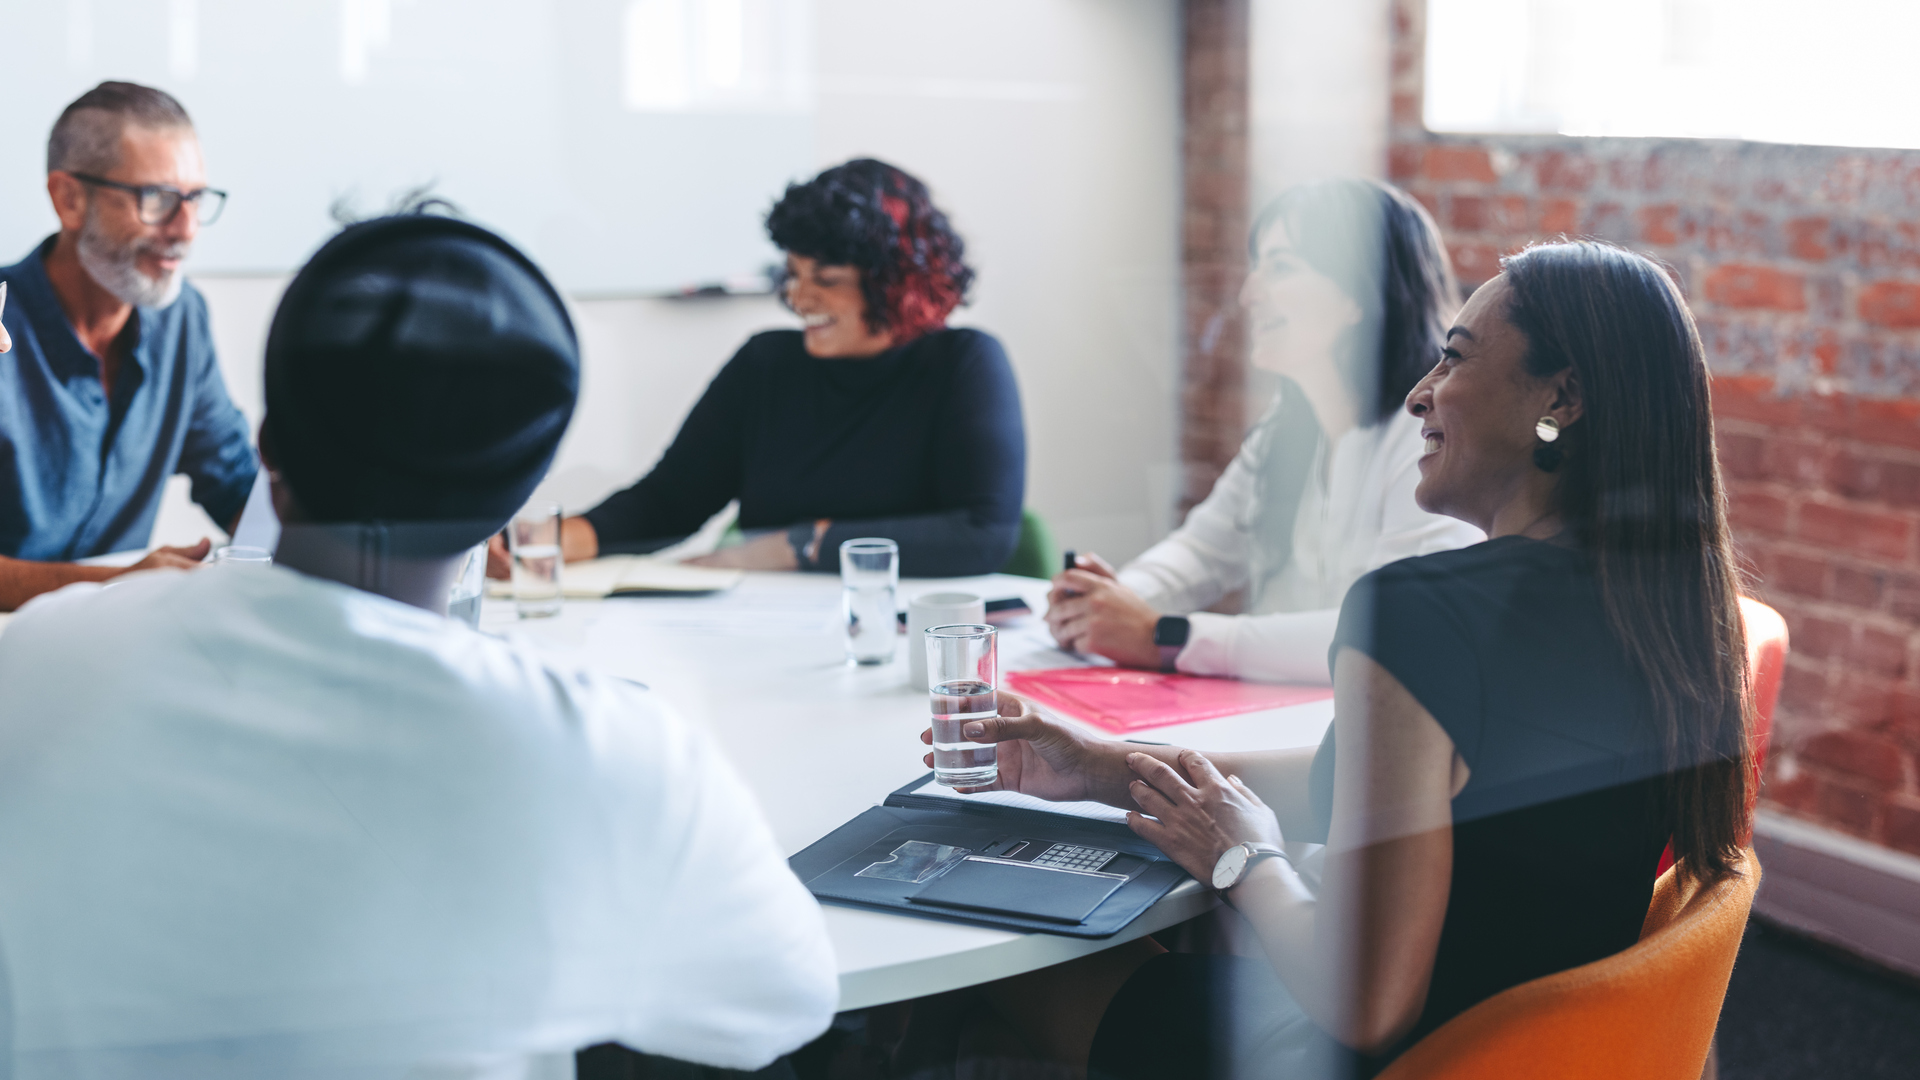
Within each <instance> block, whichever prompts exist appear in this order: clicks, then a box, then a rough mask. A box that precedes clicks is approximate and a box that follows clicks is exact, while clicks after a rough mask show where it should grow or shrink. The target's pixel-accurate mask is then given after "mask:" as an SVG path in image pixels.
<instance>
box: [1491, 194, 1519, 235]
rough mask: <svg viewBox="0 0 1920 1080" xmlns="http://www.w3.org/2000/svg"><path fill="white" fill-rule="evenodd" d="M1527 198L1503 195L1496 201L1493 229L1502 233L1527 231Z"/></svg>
mask: <svg viewBox="0 0 1920 1080" xmlns="http://www.w3.org/2000/svg"><path fill="white" fill-rule="evenodd" d="M1527 209H1528V204H1527V197H1526V196H1525V195H1502V196H1500V198H1499V199H1497V200H1495V201H1494V217H1493V227H1494V228H1496V229H1499V230H1500V231H1501V232H1510V233H1524V232H1526V231H1527Z"/></svg>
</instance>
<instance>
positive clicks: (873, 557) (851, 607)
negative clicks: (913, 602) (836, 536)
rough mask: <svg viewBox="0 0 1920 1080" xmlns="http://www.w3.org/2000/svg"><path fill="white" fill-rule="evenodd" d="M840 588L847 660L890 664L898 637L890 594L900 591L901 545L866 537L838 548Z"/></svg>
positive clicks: (894, 610) (861, 662)
mask: <svg viewBox="0 0 1920 1080" xmlns="http://www.w3.org/2000/svg"><path fill="white" fill-rule="evenodd" d="M840 584H841V586H842V588H841V595H842V597H843V603H844V605H845V614H846V617H847V618H846V627H847V659H848V660H850V661H852V662H853V663H856V664H890V663H892V662H893V644H894V639H895V638H898V637H899V636H900V612H899V610H898V609H897V608H895V607H894V599H893V594H894V592H895V590H897V589H898V588H899V587H900V545H898V544H896V543H894V542H893V541H891V540H881V539H876V538H873V537H867V538H864V539H859V540H848V541H847V542H845V543H843V544H841V545H840Z"/></svg>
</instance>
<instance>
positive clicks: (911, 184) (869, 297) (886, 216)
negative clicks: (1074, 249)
mask: <svg viewBox="0 0 1920 1080" xmlns="http://www.w3.org/2000/svg"><path fill="white" fill-rule="evenodd" d="M767 235H768V236H770V237H772V239H773V242H774V243H775V244H777V245H778V246H779V247H780V250H782V251H787V252H791V253H793V254H795V255H804V256H806V257H807V258H809V259H818V260H820V261H821V262H823V263H826V264H827V265H829V266H853V267H858V268H859V270H860V292H861V295H862V297H863V298H864V299H865V300H866V306H867V311H866V323H867V329H869V330H871V331H873V332H874V333H876V334H877V333H880V332H881V331H884V330H889V329H891V330H893V331H894V335H895V338H896V340H897V341H898V342H900V343H904V342H906V341H907V340H908V339H910V338H915V337H919V336H920V335H921V334H924V333H927V332H928V331H931V330H938V329H939V328H941V327H942V326H944V325H946V321H947V316H948V315H949V314H951V313H952V312H953V309H954V308H956V307H959V306H960V305H961V304H964V303H966V302H967V289H968V287H970V286H971V285H972V284H973V269H972V268H971V267H969V266H968V265H967V263H966V252H967V246H966V244H965V243H964V242H962V241H961V239H960V234H959V233H956V232H954V231H953V226H952V225H951V224H950V223H949V222H948V221H947V215H946V214H944V213H942V212H941V211H940V208H939V207H937V206H935V205H933V196H932V195H931V194H929V193H928V191H927V185H925V184H923V183H921V182H920V181H919V180H918V179H916V178H915V177H914V176H913V175H911V174H910V173H908V172H907V171H906V170H904V169H900V168H897V167H895V166H893V165H889V164H887V163H886V162H884V161H875V160H874V159H873V158H855V159H854V160H852V161H849V162H847V163H846V164H844V165H835V166H834V167H833V168H831V169H828V170H827V171H825V172H823V173H821V174H820V175H819V176H816V177H814V178H813V179H811V180H809V181H807V182H806V183H804V184H789V185H787V191H786V194H784V195H782V196H781V197H780V201H779V202H777V203H774V204H773V209H771V210H769V211H767ZM780 295H781V300H782V302H783V303H784V302H785V298H786V290H784V289H782V290H780Z"/></svg>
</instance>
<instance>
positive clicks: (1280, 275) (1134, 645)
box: [1047, 180, 1485, 685]
mask: <svg viewBox="0 0 1920 1080" xmlns="http://www.w3.org/2000/svg"><path fill="white" fill-rule="evenodd" d="M1249 248H1250V249H1251V255H1252V259H1253V266H1252V269H1251V270H1250V271H1249V272H1248V274H1247V279H1246V284H1245V285H1244V286H1243V287H1242V288H1241V290H1240V303H1241V305H1242V306H1243V307H1244V308H1245V309H1246V311H1247V321H1248V324H1249V330H1250V332H1251V335H1252V338H1253V364H1254V366H1255V367H1258V368H1260V369H1262V370H1264V371H1270V372H1273V373H1274V374H1276V375H1279V376H1281V377H1282V379H1283V380H1284V382H1283V383H1282V387H1283V388H1282V389H1281V391H1280V393H1279V394H1278V395H1277V397H1276V399H1275V401H1274V403H1273V405H1272V406H1271V407H1270V408H1269V409H1268V410H1267V412H1266V415H1265V416H1263V417H1262V418H1261V419H1260V422H1259V423H1258V424H1256V425H1255V426H1254V428H1253V431H1252V432H1251V433H1250V434H1248V436H1247V438H1246V442H1245V443H1244V444H1243V445H1242V446H1241V448H1240V453H1239V454H1237V455H1236V456H1235V457H1234V459H1233V461H1232V463H1231V464H1229V465H1228V466H1227V470H1226V472H1225V473H1223V474H1221V476H1220V479H1219V480H1218V481H1217V482H1216V483H1215V484H1214V487H1213V492H1212V493H1211V494H1210V495H1208V496H1207V498H1206V500H1205V501H1204V502H1202V503H1201V504H1200V505H1198V506H1196V507H1194V508H1193V510H1192V512H1190V513H1189V514H1188V515H1187V520H1186V523H1185V524H1184V525H1182V526H1181V527H1180V528H1179V529H1178V530H1177V531H1175V532H1174V534H1173V535H1172V536H1169V537H1167V538H1166V539H1165V540H1163V541H1161V542H1160V543H1158V544H1156V545H1154V546H1153V547H1152V548H1150V549H1148V550H1147V552H1146V553H1145V554H1143V555H1141V556H1140V557H1139V558H1138V559H1135V560H1134V561H1133V562H1132V563H1130V564H1128V565H1127V566H1126V568H1124V569H1122V570H1120V571H1118V572H1117V573H1116V572H1115V571H1114V569H1113V568H1112V566H1110V565H1109V564H1108V563H1107V562H1106V561H1105V560H1103V559H1101V558H1100V557H1099V556H1098V555H1089V554H1082V555H1081V556H1079V558H1078V561H1077V566H1076V568H1075V569H1070V570H1066V571H1064V572H1062V573H1061V574H1060V575H1059V576H1058V577H1056V578H1054V582H1053V591H1052V593H1051V594H1050V595H1049V596H1048V598H1047V600H1048V604H1049V610H1048V612H1047V625H1048V628H1049V629H1051V630H1052V631H1053V636H1054V640H1056V641H1057V642H1059V643H1060V645H1061V647H1062V648H1066V649H1069V650H1073V651H1075V652H1081V653H1093V654H1097V655H1100V656H1105V657H1107V658H1109V659H1111V660H1113V661H1115V662H1116V663H1119V664H1124V665H1128V666H1132V667H1144V668H1159V669H1162V670H1178V671H1181V672H1185V673H1187V674H1190V675H1215V676H1227V677H1232V678H1240V679H1254V680H1259V681H1265V682H1293V683H1314V684H1320V685H1325V684H1326V683H1327V649H1328V647H1329V646H1330V645H1331V644H1332V643H1333V633H1334V627H1335V625H1336V624H1337V622H1338V620H1339V615H1340V602H1341V600H1342V599H1343V598H1344V597H1345V596H1346V592H1347V588H1348V586H1350V585H1352V584H1353V583H1354V582H1355V581H1356V580H1358V579H1359V577H1360V576H1361V575H1362V574H1365V573H1366V572H1367V571H1369V570H1373V569H1376V568H1378V567H1381V566H1384V565H1386V564H1387V563H1390V562H1394V561H1396V560H1399V559H1404V558H1407V557H1409V556H1413V555H1425V554H1429V553H1431V552H1435V551H1445V550H1448V549H1451V548H1458V547H1465V546H1466V545H1468V544H1474V543H1478V542H1480V541H1481V540H1483V539H1485V536H1484V535H1483V534H1482V533H1481V532H1480V530H1478V529H1476V528H1474V527H1473V526H1471V525H1468V524H1466V523H1465V522H1462V521H1456V520H1454V519H1452V518H1447V517H1442V516H1440V515H1438V514H1429V513H1427V512H1426V511H1424V510H1422V509H1420V508H1419V507H1418V506H1416V505H1415V504H1414V501H1413V489H1414V485H1416V484H1417V483H1418V482H1419V480H1420V474H1419V472H1418V470H1417V467H1416V466H1417V463H1418V461H1419V459H1420V453H1421V440H1420V422H1419V420H1418V419H1417V418H1415V417H1412V416H1410V415H1408V414H1407V413H1406V412H1404V411H1403V410H1402V409H1401V408H1400V406H1401V403H1402V402H1404V401H1405V400H1406V396H1407V392H1408V391H1409V390H1411V389H1412V388H1413V385H1414V383H1416V382H1418V381H1419V380H1420V377H1421V376H1423V375H1425V374H1426V373H1427V370H1428V369H1429V368H1431V367H1433V365H1434V363H1435V362H1436V361H1437V360H1438V359H1439V357H1440V349H1441V347H1442V345H1443V344H1444V343H1445V342H1444V340H1443V337H1442V335H1444V334H1445V332H1446V327H1447V324H1448V321H1449V319H1450V317H1451V316H1452V315H1453V313H1454V311H1455V310H1456V309H1458V307H1459V299H1458V289H1457V287H1456V285H1455V283H1454V278H1453V270H1452V268H1451V266H1450V265H1449V264H1448V262H1447V255H1446V248H1445V247H1444V246H1443V245H1442V243H1441V240H1440V233H1439V230H1438V229H1436V228H1435V227H1434V224H1433V219H1432V218H1431V217H1429V216H1428V215H1427V212H1426V211H1425V210H1424V209H1422V208H1421V207H1420V204H1419V203H1416V202H1414V201H1413V200H1412V199H1411V198H1409V197H1408V196H1407V195H1406V194H1405V193H1404V192H1401V191H1399V190H1398V189H1396V188H1393V187H1389V186H1388V185H1385V184H1380V183H1375V182H1373V181H1367V180H1332V181H1325V182H1322V183H1317V184H1310V185H1306V186H1303V187H1298V188H1294V189H1293V190H1291V191H1288V192H1286V193H1285V194H1283V195H1281V196H1280V197H1279V198H1278V199H1276V200H1275V201H1274V202H1273V203H1272V204H1271V205H1270V206H1268V207H1267V209H1266V210H1265V211H1264V212H1262V214H1261V215H1260V218H1259V220H1258V221H1256V222H1255V223H1254V226H1253V230H1252V238H1251V243H1250V244H1249ZM1240 589H1245V590H1246V591H1247V595H1246V601H1245V611H1246V612H1247V614H1244V615H1221V614H1214V613H1210V612H1206V611H1203V610H1202V609H1203V608H1206V607H1208V606H1209V605H1212V604H1214V603H1216V602H1218V601H1219V600H1221V599H1222V598H1224V597H1226V596H1228V595H1229V594H1231V593H1233V592H1235V591H1236V590H1240Z"/></svg>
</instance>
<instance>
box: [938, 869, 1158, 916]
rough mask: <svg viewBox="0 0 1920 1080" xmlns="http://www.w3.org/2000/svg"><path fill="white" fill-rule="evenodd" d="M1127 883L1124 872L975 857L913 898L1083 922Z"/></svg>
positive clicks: (943, 904) (942, 876) (969, 907)
mask: <svg viewBox="0 0 1920 1080" xmlns="http://www.w3.org/2000/svg"><path fill="white" fill-rule="evenodd" d="M1126 882H1127V879H1126V878H1125V877H1123V876H1121V875H1119V874H1087V873H1080V872H1076V871H1072V870H1055V869H1051V868H1049V867H1045V866H1035V865H1033V864H1032V863H1018V862H1000V861H998V860H994V859H983V858H980V857H979V856H974V857H972V858H969V859H963V860H961V862H960V865H958V866H955V867H954V868H953V869H951V870H949V871H947V872H946V873H945V874H942V875H941V876H940V877H939V878H936V879H935V880H934V882H933V884H931V885H929V886H927V887H926V888H924V889H922V890H920V891H919V892H918V893H917V894H915V895H913V896H911V897H909V898H908V899H909V901H910V902H912V903H915V904H927V905H930V906H934V907H947V908H962V909H966V910H969V911H992V912H998V913H1001V914H1006V915H1024V916H1026V917H1028V918H1030V919H1045V920H1047V921H1048V922H1057V923H1079V922H1085V921H1086V918H1087V916H1088V915H1091V914H1093V909H1094V908H1097V907H1099V906H1100V903H1101V901H1103V900H1105V899H1106V898H1107V897H1109V896H1111V895H1113V891H1114V890H1115V889H1118V888H1119V887H1120V886H1122V885H1124V884H1126Z"/></svg>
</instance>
